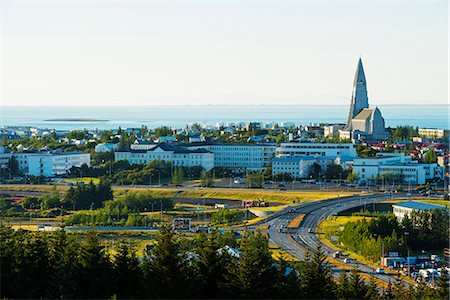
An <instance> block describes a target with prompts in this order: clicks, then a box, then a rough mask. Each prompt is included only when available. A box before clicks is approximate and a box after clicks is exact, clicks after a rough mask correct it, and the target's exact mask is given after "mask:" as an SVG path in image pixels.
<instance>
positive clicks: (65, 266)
mask: <svg viewBox="0 0 450 300" xmlns="http://www.w3.org/2000/svg"><path fill="white" fill-rule="evenodd" d="M78 246H79V245H78V243H76V242H74V241H73V240H69V238H68V236H67V233H66V231H65V230H58V231H57V232H55V234H54V235H53V236H52V237H51V239H50V247H49V248H50V261H51V264H50V265H51V271H50V275H49V281H48V286H47V292H46V296H47V297H48V298H50V299H74V298H75V297H76V295H77V289H78V285H77V280H76V279H77V273H78V272H79V271H80V270H79V269H78V267H77V264H76V260H77V249H78Z"/></svg>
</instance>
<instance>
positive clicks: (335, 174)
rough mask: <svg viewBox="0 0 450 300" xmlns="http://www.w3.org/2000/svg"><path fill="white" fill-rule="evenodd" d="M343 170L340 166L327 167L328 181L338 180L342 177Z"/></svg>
mask: <svg viewBox="0 0 450 300" xmlns="http://www.w3.org/2000/svg"><path fill="white" fill-rule="evenodd" d="M342 172H343V169H342V167H341V166H340V165H338V164H335V163H331V164H329V165H328V166H327V172H326V175H327V179H338V178H340V177H341V176H342Z"/></svg>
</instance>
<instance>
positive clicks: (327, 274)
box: [301, 244, 336, 299]
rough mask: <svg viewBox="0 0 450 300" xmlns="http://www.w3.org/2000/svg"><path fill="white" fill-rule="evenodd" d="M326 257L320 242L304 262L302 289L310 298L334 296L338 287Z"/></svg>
mask: <svg viewBox="0 0 450 300" xmlns="http://www.w3.org/2000/svg"><path fill="white" fill-rule="evenodd" d="M325 259H326V256H325V255H324V253H323V251H322V249H321V246H320V244H319V245H318V246H317V249H316V251H315V252H314V253H313V254H312V255H311V253H307V255H306V258H305V261H304V262H303V264H302V272H301V276H302V285H303V287H302V289H303V290H304V291H305V297H306V298H308V299H314V298H333V297H334V294H335V288H336V287H335V284H334V280H333V276H332V273H331V269H330V268H329V267H327V266H326V264H325Z"/></svg>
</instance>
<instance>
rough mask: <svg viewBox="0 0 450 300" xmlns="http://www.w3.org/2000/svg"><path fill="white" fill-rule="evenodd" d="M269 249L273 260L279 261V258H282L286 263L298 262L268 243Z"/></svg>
mask: <svg viewBox="0 0 450 300" xmlns="http://www.w3.org/2000/svg"><path fill="white" fill-rule="evenodd" d="M269 249H270V251H271V252H272V258H273V259H276V260H279V259H280V258H283V259H284V260H286V261H300V260H299V259H298V258H296V257H294V256H292V255H291V254H289V253H287V252H286V251H284V250H283V249H281V248H280V247H278V246H277V245H275V244H272V243H269Z"/></svg>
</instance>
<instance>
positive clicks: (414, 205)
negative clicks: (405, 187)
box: [392, 201, 445, 222]
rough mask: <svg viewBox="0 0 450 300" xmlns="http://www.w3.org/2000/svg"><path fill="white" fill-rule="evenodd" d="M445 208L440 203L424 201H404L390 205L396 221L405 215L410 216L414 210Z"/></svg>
mask: <svg viewBox="0 0 450 300" xmlns="http://www.w3.org/2000/svg"><path fill="white" fill-rule="evenodd" d="M442 208H445V207H444V206H441V205H436V204H428V203H424V202H417V201H406V202H403V203H398V204H394V205H392V209H393V211H394V215H395V217H396V218H397V221H399V222H401V221H402V220H403V218H404V217H405V216H408V217H410V216H411V213H412V212H413V211H414V210H415V211H423V210H434V209H442Z"/></svg>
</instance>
